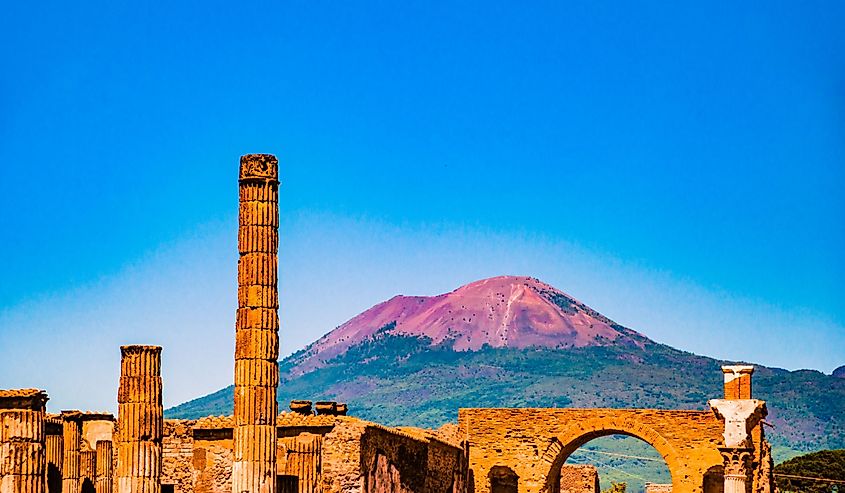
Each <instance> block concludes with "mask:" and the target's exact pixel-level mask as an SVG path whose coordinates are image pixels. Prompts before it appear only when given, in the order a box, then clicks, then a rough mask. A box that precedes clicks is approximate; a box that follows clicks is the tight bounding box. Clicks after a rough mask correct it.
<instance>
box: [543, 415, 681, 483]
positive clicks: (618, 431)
mask: <svg viewBox="0 0 845 493" xmlns="http://www.w3.org/2000/svg"><path fill="white" fill-rule="evenodd" d="M610 435H625V436H630V437H634V438H637V439H640V440H642V441H643V442H645V443H647V444H649V445H651V446H652V447H654V449H655V450H657V452H658V453H659V454H660V455H661V456H662V457H663V460H664V461H665V462H666V466H667V467H668V468H669V474H671V476H672V484H673V486H679V485H675V478H676V477H678V476H680V477H684V476H687V475H688V474H687V469H688V466H686V465H685V464H684V462H683V461H682V460H681V457H680V456H679V455H678V452H677V450H676V449H675V447H673V446H672V444H671V443H670V442H669V441H668V440H667V439H666V438H665V437H663V436H662V435H661V434H660V433H659V432H657V431H656V430H655V429H654V428H651V427H650V426H648V425H646V424H644V423H641V422H637V421H634V420H630V419H622V418H618V417H615V416H608V417H604V418H593V419H588V420H584V421H579V422H578V423H577V424H574V425H572V426H570V427H569V428H566V429H565V430H563V431H562V432H560V433H559V434H558V435H557V436H555V437H554V438H553V439H552V441H551V443H550V445H549V447H548V448H547V449H546V451H545V452H544V453H543V456H542V460H543V461H544V462H545V463H546V464H548V466H547V470H546V474H545V479H544V481H543V483H544V486H543V490H542V491H544V492H549V491H554V489H553V485H552V481H555V480H556V479H557V477H558V476H557V474H556V473H557V471H558V470H560V467H561V466H562V465H563V463H564V462H566V460H567V459H568V458H569V456H570V455H572V453H573V452H575V451H576V450H578V449H579V448H581V447H582V446H583V445H584V444H586V443H587V442H589V441H591V440H594V439H596V438H600V437H605V436H610ZM673 490H674V491H677V489H676V488H673Z"/></svg>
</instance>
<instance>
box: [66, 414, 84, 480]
mask: <svg viewBox="0 0 845 493" xmlns="http://www.w3.org/2000/svg"><path fill="white" fill-rule="evenodd" d="M81 443H82V413H81V412H79V411H62V493H79V447H80V445H81Z"/></svg>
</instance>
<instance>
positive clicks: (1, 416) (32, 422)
mask: <svg viewBox="0 0 845 493" xmlns="http://www.w3.org/2000/svg"><path fill="white" fill-rule="evenodd" d="M46 403H47V394H46V393H44V392H43V391H41V390H37V389H22V390H0V493H44V470H45V467H46V464H47V460H46V454H45V444H44V441H45V438H44V405H45V404H46Z"/></svg>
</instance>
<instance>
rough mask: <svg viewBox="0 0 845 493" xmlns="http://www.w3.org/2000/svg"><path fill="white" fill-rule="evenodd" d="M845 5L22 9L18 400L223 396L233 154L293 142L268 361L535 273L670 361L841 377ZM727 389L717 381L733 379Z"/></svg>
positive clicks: (13, 281) (1, 92) (11, 174)
mask: <svg viewBox="0 0 845 493" xmlns="http://www.w3.org/2000/svg"><path fill="white" fill-rule="evenodd" d="M843 23H845V4H843V3H841V2H832V1H831V2H801V3H800V4H799V3H796V2H780V1H768V2H743V3H742V4H741V5H737V4H735V3H732V2H720V3H707V4H704V5H703V4H700V3H699V2H677V3H675V2H673V3H671V4H669V3H666V2H603V3H602V2H532V3H530V4H526V2H497V1H485V2H480V1H469V0H467V1H460V2H431V1H425V2H401V3H395V2H377V1H373V2H369V1H362V2H345V3H343V2H323V1H309V2H301V1H288V2H272V3H271V2H267V3H260V2H241V3H240V4H238V5H235V4H233V3H231V2H213V1H212V2H182V1H175V2H168V3H167V4H166V5H165V4H163V3H162V4H161V5H136V4H131V3H129V2H84V3H79V2H77V3H73V4H59V3H52V2H37V3H32V2H18V3H16V4H10V5H8V6H6V8H5V9H4V15H3V16H2V17H0V259H2V261H0V360H2V364H0V388H18V387H27V386H33V387H39V388H44V389H46V390H47V392H48V394H49V395H50V396H51V401H50V402H49V403H48V408H49V409H50V410H51V411H57V410H59V409H70V408H82V409H98V410H112V411H114V410H115V409H116V402H115V401H116V389H117V379H118V363H119V358H120V355H119V350H118V346H119V345H121V344H128V343H149V344H161V345H163V346H164V352H163V363H162V365H163V370H162V371H163V377H164V382H165V390H164V399H165V405H168V406H170V405H175V404H178V403H180V402H184V401H185V400H188V399H191V398H194V397H198V396H200V395H204V394H206V393H208V392H211V391H214V390H217V389H219V388H221V387H224V386H226V385H229V384H230V383H231V381H232V367H233V345H234V312H235V308H236V280H235V272H236V262H237V249H236V241H235V234H236V231H237V171H238V169H237V168H238V157H239V156H240V155H241V154H245V153H250V152H270V153H274V154H276V155H277V156H278V157H279V168H280V177H281V181H282V185H281V189H280V201H281V204H280V215H281V224H280V237H281V243H280V251H279V256H280V296H281V300H280V301H281V308H280V318H281V323H282V329H281V341H282V342H281V353H282V354H283V355H286V354H289V353H291V352H293V351H295V350H298V349H300V348H302V347H303V346H305V345H306V344H308V343H309V342H311V341H313V340H315V339H316V338H318V337H319V336H321V335H323V334H325V333H326V332H328V331H330V330H331V329H332V328H334V327H336V326H337V325H340V324H341V323H343V322H344V321H346V320H347V319H349V318H351V317H352V316H354V315H356V314H357V313H359V312H361V311H363V310H364V309H366V308H368V307H370V306H372V305H374V304H376V303H378V302H380V301H383V300H384V299H387V298H389V297H391V296H393V295H395V294H409V295H433V294H439V293H442V292H447V291H451V290H452V289H454V288H456V287H458V286H460V285H462V284H464V283H467V282H471V281H474V280H477V279H481V278H484V277H489V276H495V275H503V274H514V275H530V276H534V277H537V278H539V279H541V280H542V281H544V282H547V283H550V284H552V285H554V286H555V287H557V288H559V289H561V290H563V291H565V292H567V293H569V294H571V295H573V296H575V297H576V298H578V299H580V300H581V301H583V302H585V303H587V304H588V305H590V306H591V307H593V308H595V309H596V310H598V311H599V312H601V313H603V314H605V315H607V316H608V317H610V318H612V319H614V320H616V321H617V322H619V323H621V324H623V325H625V326H628V327H631V328H633V329H635V330H638V331H640V332H642V333H644V334H646V335H647V336H649V337H651V338H652V339H654V340H657V341H659V342H663V343H666V344H670V345H672V346H674V347H677V348H680V349H684V350H687V351H691V352H695V353H698V354H705V355H708V356H713V357H717V358H724V359H729V360H735V361H751V362H755V363H759V364H764V365H768V366H777V367H782V368H787V369H793V370H794V369H802V368H809V369H816V370H819V371H823V372H825V373H829V372H830V371H832V370H833V369H834V368H836V367H838V366H840V365H843V364H845V297H843V295H842V293H845V256H843V254H842V252H843V251H845V194H843V193H842V189H843V185H845V59H843V57H842V54H843V53H845V30H843V29H841V26H842V25H843ZM714 378H719V375H718V374H716V375H714Z"/></svg>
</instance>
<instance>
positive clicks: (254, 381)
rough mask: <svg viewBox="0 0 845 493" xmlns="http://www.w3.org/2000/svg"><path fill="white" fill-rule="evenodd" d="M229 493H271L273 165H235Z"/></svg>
mask: <svg viewBox="0 0 845 493" xmlns="http://www.w3.org/2000/svg"><path fill="white" fill-rule="evenodd" d="M238 183H239V195H240V210H239V225H238V253H239V259H238V311H237V314H236V319H235V424H234V430H233V438H234V463H233V464H232V491H233V493H243V492H249V493H275V491H276V415H277V414H278V404H277V403H276V389H277V387H278V384H279V368H278V358H279V318H278V308H279V294H278V286H277V284H278V283H277V277H278V274H277V272H278V248H279V234H278V228H279V207H278V190H279V182H278V160H277V159H276V158H275V157H274V156H271V155H269V154H250V155H246V156H242V157H241V162H240V179H239V182H238Z"/></svg>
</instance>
